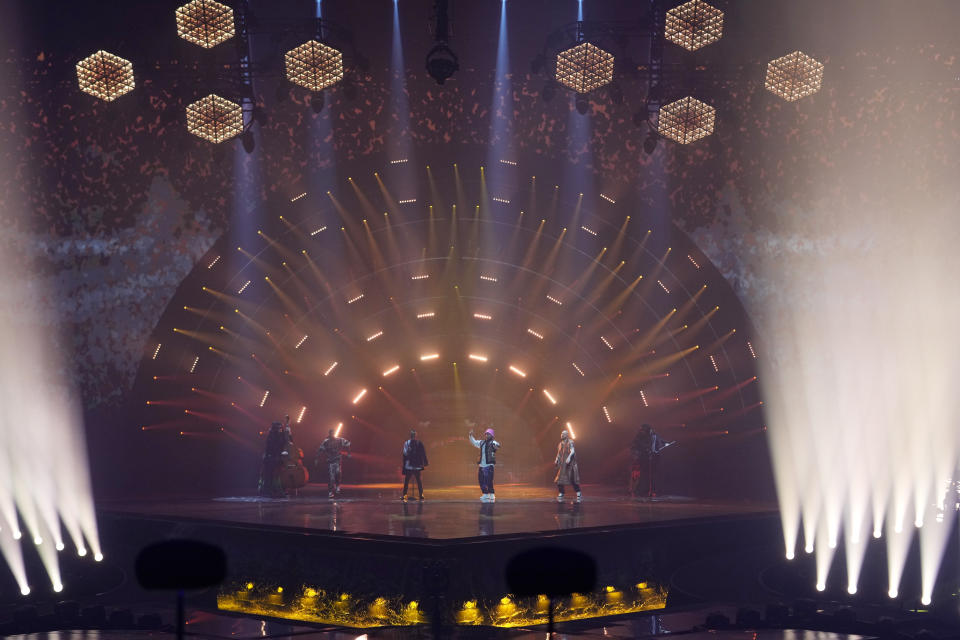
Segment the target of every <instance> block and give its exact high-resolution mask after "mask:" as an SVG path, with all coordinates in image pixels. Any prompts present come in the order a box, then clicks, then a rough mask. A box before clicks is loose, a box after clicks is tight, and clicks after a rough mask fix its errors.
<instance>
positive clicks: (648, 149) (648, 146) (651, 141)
mask: <svg viewBox="0 0 960 640" xmlns="http://www.w3.org/2000/svg"><path fill="white" fill-rule="evenodd" d="M658 140H659V138H658V137H657V134H656V133H655V132H653V131H651V132H650V133H648V134H647V137H646V138H645V139H644V141H643V152H644V153H645V154H647V155H650V154H652V153H653V152H654V151H656V149H657V141H658Z"/></svg>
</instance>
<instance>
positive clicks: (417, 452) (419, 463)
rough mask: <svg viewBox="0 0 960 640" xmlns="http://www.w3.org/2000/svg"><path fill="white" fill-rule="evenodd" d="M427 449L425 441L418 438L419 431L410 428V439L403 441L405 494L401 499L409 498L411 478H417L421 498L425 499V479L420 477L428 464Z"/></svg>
mask: <svg viewBox="0 0 960 640" xmlns="http://www.w3.org/2000/svg"><path fill="white" fill-rule="evenodd" d="M429 464H430V463H429V462H427V450H426V448H425V447H424V446H423V442H421V441H420V440H417V431H416V430H415V429H410V439H409V440H407V441H406V442H404V443H403V467H402V470H403V495H402V496H401V497H400V499H401V500H404V501H406V499H407V486H408V485H409V484H410V478H411V477H414V478H416V479H417V490H418V491H419V492H420V499H421V500H423V480H421V478H420V472H422V471H423V470H424V469H425V468H426V467H427V465H429Z"/></svg>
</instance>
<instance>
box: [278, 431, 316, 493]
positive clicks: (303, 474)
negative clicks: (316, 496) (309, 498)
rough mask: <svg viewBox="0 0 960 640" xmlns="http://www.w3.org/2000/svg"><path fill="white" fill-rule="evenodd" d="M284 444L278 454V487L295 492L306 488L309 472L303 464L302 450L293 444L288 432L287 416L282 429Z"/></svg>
mask: <svg viewBox="0 0 960 640" xmlns="http://www.w3.org/2000/svg"><path fill="white" fill-rule="evenodd" d="M283 432H284V436H285V440H286V443H285V444H284V447H283V451H282V452H281V454H280V471H279V477H280V486H281V487H282V488H283V490H284V491H290V490H291V489H292V490H294V491H296V490H298V489H302V488H303V487H305V486H306V484H307V481H308V480H309V479H310V472H309V471H307V467H306V466H305V465H304V464H303V449H301V448H300V447H298V446H296V445H295V444H294V443H293V434H292V433H291V432H290V416H287V419H286V422H285V423H284V428H283Z"/></svg>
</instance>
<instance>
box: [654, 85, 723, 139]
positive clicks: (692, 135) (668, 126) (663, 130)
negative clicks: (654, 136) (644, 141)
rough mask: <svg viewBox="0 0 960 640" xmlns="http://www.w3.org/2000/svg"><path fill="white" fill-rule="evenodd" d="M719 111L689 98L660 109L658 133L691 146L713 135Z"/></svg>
mask: <svg viewBox="0 0 960 640" xmlns="http://www.w3.org/2000/svg"><path fill="white" fill-rule="evenodd" d="M716 115H717V110H716V109H714V108H713V107H711V106H710V105H708V104H707V103H705V102H700V101H699V100H697V99H696V98H692V97H690V96H687V97H686V98H680V99H679V100H677V101H676V102H671V103H670V104H666V105H664V106H662V107H660V117H659V119H658V122H657V131H658V132H659V133H660V135H662V136H665V137H667V138H670V139H671V140H676V141H677V142H679V143H680V144H689V143H691V142H694V141H696V140H699V139H700V138H704V137H706V136H708V135H710V134H711V133H713V125H714V121H715V120H716Z"/></svg>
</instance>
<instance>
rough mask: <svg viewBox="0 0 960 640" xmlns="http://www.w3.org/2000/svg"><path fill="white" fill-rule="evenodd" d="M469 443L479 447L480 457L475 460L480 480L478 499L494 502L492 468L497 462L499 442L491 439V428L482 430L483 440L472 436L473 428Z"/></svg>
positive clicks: (495, 497)
mask: <svg viewBox="0 0 960 640" xmlns="http://www.w3.org/2000/svg"><path fill="white" fill-rule="evenodd" d="M469 438H470V443H471V444H472V445H473V446H475V447H476V448H477V449H480V459H479V460H478V461H477V479H478V480H479V482H480V493H481V495H480V501H481V502H495V501H496V499H497V496H496V495H495V494H494V492H493V470H494V467H495V465H496V464H497V449H499V448H500V443H499V442H497V441H496V440H494V439H493V429H492V428H491V429H487V430H486V431H484V432H483V440H477V439H476V438H474V437H473V429H471V430H470V433H469Z"/></svg>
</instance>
